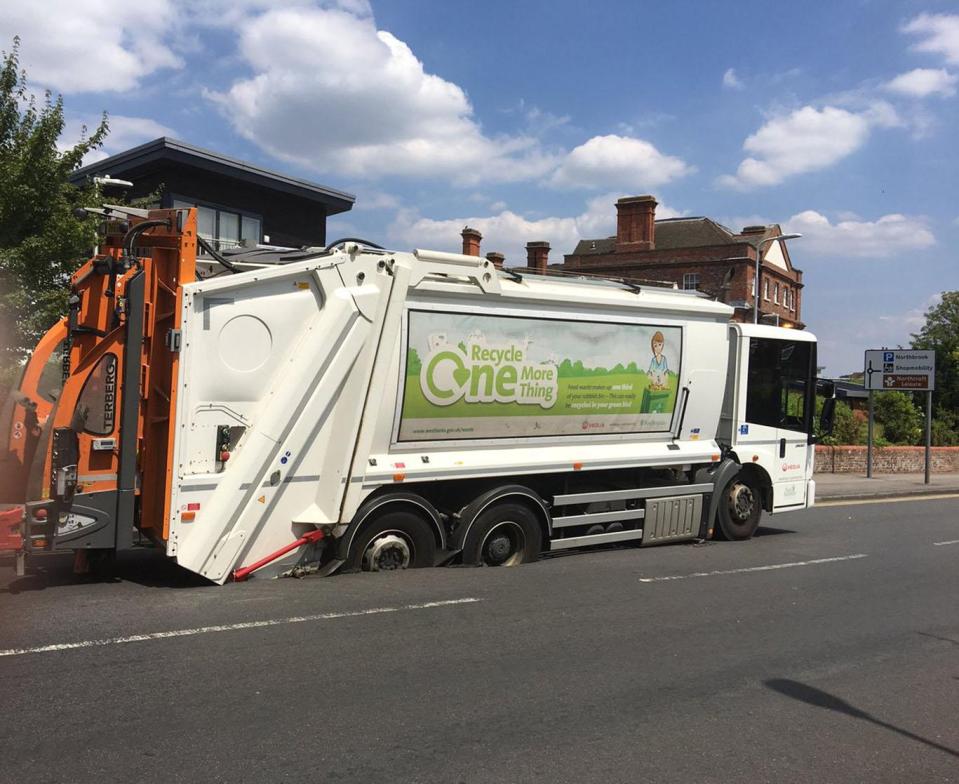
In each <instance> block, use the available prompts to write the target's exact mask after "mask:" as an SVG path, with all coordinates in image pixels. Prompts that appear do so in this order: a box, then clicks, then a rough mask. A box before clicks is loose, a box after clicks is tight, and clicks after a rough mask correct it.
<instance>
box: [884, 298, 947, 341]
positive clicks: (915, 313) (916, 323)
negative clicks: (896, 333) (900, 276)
mask: <svg viewBox="0 0 959 784" xmlns="http://www.w3.org/2000/svg"><path fill="white" fill-rule="evenodd" d="M940 302H942V292H939V293H937V294H932V295H931V296H930V297H929V298H928V299H927V300H926V301H925V302H924V303H923V304H922V305H921V306H920V307H918V308H912V310H907V311H905V312H904V313H893V314H889V315H884V316H879V320H880V321H886V322H889V323H892V324H895V325H897V326H900V327H903V328H905V329H908V330H909V331H910V332H918V331H919V330H920V329H922V327H923V325H925V323H926V312H927V311H928V310H930V309H931V308H934V307H936V306H937V305H938V304H939V303H940Z"/></svg>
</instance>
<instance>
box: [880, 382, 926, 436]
mask: <svg viewBox="0 0 959 784" xmlns="http://www.w3.org/2000/svg"><path fill="white" fill-rule="evenodd" d="M874 405H875V416H876V421H877V422H878V423H879V424H881V425H882V436H883V438H884V439H885V440H886V441H888V442H889V443H890V444H905V445H908V446H912V445H915V444H918V443H919V442H920V441H921V440H922V434H923V432H924V431H923V421H924V420H923V415H922V413H921V412H920V411H919V409H918V408H916V406H915V404H914V403H913V402H912V397H911V396H910V395H907V394H906V393H905V392H879V393H877V394H876V396H875V404H874Z"/></svg>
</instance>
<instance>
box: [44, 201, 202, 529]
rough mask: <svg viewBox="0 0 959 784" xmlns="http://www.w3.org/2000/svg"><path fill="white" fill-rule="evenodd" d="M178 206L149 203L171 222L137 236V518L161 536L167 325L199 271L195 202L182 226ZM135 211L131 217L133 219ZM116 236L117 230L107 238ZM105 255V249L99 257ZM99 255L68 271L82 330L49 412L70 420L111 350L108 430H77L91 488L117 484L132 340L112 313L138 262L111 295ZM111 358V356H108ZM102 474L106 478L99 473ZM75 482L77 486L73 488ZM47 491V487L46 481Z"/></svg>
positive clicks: (165, 497) (165, 499) (167, 471)
mask: <svg viewBox="0 0 959 784" xmlns="http://www.w3.org/2000/svg"><path fill="white" fill-rule="evenodd" d="M177 212H178V211H177V210H151V211H150V213H149V218H148V219H149V220H163V219H170V220H171V221H172V226H173V228H171V229H166V228H164V227H156V228H152V229H149V230H148V231H146V232H145V233H143V234H142V235H140V237H139V238H138V240H137V247H136V249H135V250H136V252H137V253H138V254H139V258H138V261H139V263H140V265H141V266H142V270H143V274H144V276H145V287H144V310H143V322H144V323H143V342H142V344H141V345H140V346H139V350H140V363H139V366H140V372H139V374H138V375H139V378H138V380H137V382H138V383H137V384H136V386H135V387H134V389H133V390H132V391H133V393H134V394H137V395H138V397H139V399H140V405H139V407H138V417H137V434H136V435H137V438H136V445H137V457H138V460H137V469H138V471H137V473H138V475H139V478H140V482H139V489H138V492H139V495H140V519H139V522H138V525H139V527H140V529H141V530H143V531H144V532H145V533H147V534H148V535H149V536H150V537H151V538H155V539H164V540H165V539H166V537H167V535H168V532H169V526H168V523H167V518H168V516H169V498H170V487H171V482H172V466H171V465H170V456H171V455H172V442H173V427H172V423H173V417H172V412H173V410H174V406H175V405H176V399H175V398H176V394H175V390H174V379H175V378H176V370H177V355H176V353H175V352H172V351H170V350H169V349H168V348H167V347H166V344H165V338H166V335H167V332H168V331H169V330H170V329H177V328H178V327H179V323H180V304H181V303H180V298H181V294H180V286H181V285H182V284H183V283H190V282H192V281H193V280H195V275H196V210H192V209H191V210H189V211H182V214H183V216H184V218H185V220H183V227H182V230H181V231H180V232H178V231H177V229H176V226H177ZM138 222H140V221H139V220H138V219H136V218H134V219H132V220H131V225H132V226H135V225H136V224H137V223H138ZM110 239H114V238H112V237H111V238H110ZM106 250H107V255H109V256H111V257H113V258H117V259H119V258H121V257H122V248H120V247H119V245H118V244H115V243H114V244H112V245H110V246H108V247H107V249H106ZM100 259H101V260H102V259H103V256H101V257H100ZM96 262H97V259H91V260H90V261H88V262H87V263H86V264H84V265H83V266H82V267H81V268H80V269H79V270H78V271H77V272H76V273H75V274H74V276H73V279H72V284H73V287H74V291H75V294H76V296H78V297H79V298H80V301H79V303H78V307H79V312H78V314H77V326H78V327H80V331H79V332H77V333H75V334H74V336H73V341H72V346H71V349H70V368H71V372H70V376H69V378H68V379H67V381H66V383H65V384H64V388H63V391H62V392H61V395H60V401H59V404H58V405H57V407H56V410H55V414H54V422H53V427H69V426H70V425H71V421H72V420H73V416H74V411H75V409H76V407H77V402H78V399H79V397H80V395H81V393H82V391H83V387H84V384H85V383H86V382H87V381H88V379H90V380H91V383H104V380H103V379H91V375H92V372H93V371H94V370H96V369H97V366H98V363H99V362H100V360H101V359H102V358H103V357H104V356H106V355H108V354H112V355H114V356H115V358H116V363H115V364H114V365H113V367H114V373H115V378H113V379H110V378H109V375H110V374H109V373H108V374H107V379H106V382H107V383H109V382H110V381H112V383H113V384H114V389H113V394H115V395H116V398H115V406H114V411H115V412H117V413H116V416H114V418H113V423H112V430H111V431H110V432H109V433H103V432H101V433H98V434H97V435H96V436H93V435H90V434H88V433H86V432H84V433H82V434H81V436H80V455H79V461H78V465H77V474H78V477H79V480H78V481H79V485H82V486H83V488H84V489H90V490H94V489H95V490H110V489H113V488H116V486H117V472H118V469H119V449H118V445H119V443H120V438H121V437H122V435H123V434H121V433H120V412H121V411H122V406H123V397H124V395H126V394H129V393H130V390H127V389H125V388H123V384H122V370H121V369H122V368H123V367H124V357H125V354H126V352H127V351H128V350H131V349H132V350H136V348H137V347H130V346H127V345H125V319H126V317H125V316H124V317H122V320H121V322H120V323H119V324H117V323H116V319H115V318H114V306H115V302H116V301H117V299H115V298H119V297H121V296H122V295H123V293H124V291H125V288H126V286H127V285H128V284H129V282H130V280H131V279H132V278H133V277H134V276H135V275H136V274H137V269H136V267H133V268H132V269H131V270H130V271H128V272H126V273H123V274H122V275H120V276H118V278H117V283H116V289H117V291H116V293H115V295H114V297H115V298H114V297H107V296H105V293H106V291H107V288H108V287H109V285H110V283H109V280H110V279H109V276H108V275H102V274H92V268H93V265H94V264H95V263H96ZM111 364H112V363H111ZM94 438H99V439H109V438H113V439H115V440H116V444H117V448H114V449H113V450H111V451H106V450H94V449H93V441H94ZM144 439H146V442H147V443H148V444H150V449H149V450H148V451H146V452H145V451H144V450H143V448H142V447H143V443H144ZM50 473H51V454H50V452H49V451H48V452H47V455H46V464H45V466H44V476H45V477H49V476H50ZM98 476H102V477H103V479H102V480H101V479H98ZM78 489H79V488H78ZM43 494H44V497H46V496H47V495H48V494H49V490H48V488H46V487H44V488H43ZM133 522H134V521H120V524H124V525H125V524H128V523H129V524H132V523H133Z"/></svg>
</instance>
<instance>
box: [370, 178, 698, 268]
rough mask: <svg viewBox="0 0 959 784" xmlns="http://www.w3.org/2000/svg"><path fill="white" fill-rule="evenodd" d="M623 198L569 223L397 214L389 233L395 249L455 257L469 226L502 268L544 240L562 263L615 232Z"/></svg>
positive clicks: (663, 209) (660, 213)
mask: <svg viewBox="0 0 959 784" xmlns="http://www.w3.org/2000/svg"><path fill="white" fill-rule="evenodd" d="M622 195H623V194H620V193H607V194H603V195H602V196H596V197H594V198H592V199H590V200H589V201H588V202H587V203H586V207H585V209H584V210H583V212H582V213H581V214H579V215H576V216H571V217H544V218H530V217H526V216H523V215H519V214H517V213H515V212H512V211H511V210H503V211H501V212H499V213H497V214H494V215H474V216H470V217H463V218H449V219H445V220H436V219H433V218H426V217H423V216H421V215H420V214H419V213H417V212H416V211H415V210H401V211H400V212H399V213H398V214H397V217H396V220H395V221H394V222H393V224H392V225H391V226H390V227H389V229H388V235H389V238H390V242H391V243H393V244H394V245H396V246H397V247H399V248H409V247H418V248H429V249H430V250H444V251H455V252H458V251H459V250H460V249H461V247H462V240H461V238H460V232H461V231H462V230H463V227H464V226H472V227H473V228H474V229H478V230H479V231H480V233H481V234H482V235H483V242H482V252H483V253H488V252H489V251H498V252H500V253H504V254H505V255H506V266H508V267H522V266H525V265H526V243H527V242H532V241H539V240H546V241H547V242H549V243H550V262H552V263H558V262H562V260H563V254H566V253H572V252H573V249H574V248H575V247H576V243H577V242H579V241H580V240H581V239H594V238H599V237H608V236H610V235H611V234H614V233H615V232H616V206H615V205H616V200H617V199H618V198H620V197H621V196H622ZM681 214H683V213H680V212H679V211H677V210H675V209H673V208H671V207H669V206H668V205H665V204H660V205H659V206H658V207H657V209H656V217H658V218H673V217H678V216H680V215H681Z"/></svg>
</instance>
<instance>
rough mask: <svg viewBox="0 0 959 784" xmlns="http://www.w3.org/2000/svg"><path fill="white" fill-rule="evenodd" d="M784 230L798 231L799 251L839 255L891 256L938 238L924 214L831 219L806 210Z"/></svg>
mask: <svg viewBox="0 0 959 784" xmlns="http://www.w3.org/2000/svg"><path fill="white" fill-rule="evenodd" d="M783 231H785V232H787V233H792V232H798V233H800V234H802V235H803V236H802V239H801V240H797V242H798V244H797V245H796V248H797V251H798V250H800V249H801V251H802V253H803V254H806V253H809V254H816V255H828V256H835V257H842V258H848V257H859V258H887V257H890V256H897V255H901V254H903V253H905V252H906V251H911V250H922V249H924V248H928V247H931V246H932V245H935V244H936V238H935V237H934V236H933V234H932V232H931V231H930V230H929V227H928V225H927V222H926V220H925V219H924V218H922V217H908V216H906V215H900V214H898V213H893V214H890V215H883V216H882V217H881V218H878V219H877V220H875V221H864V220H840V221H838V222H837V223H832V222H830V220H829V218H827V217H826V216H825V215H823V214H822V213H820V212H816V211H815V210H806V211H804V212H800V213H797V214H796V215H793V216H792V217H791V218H789V220H787V221H784V223H783Z"/></svg>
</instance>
